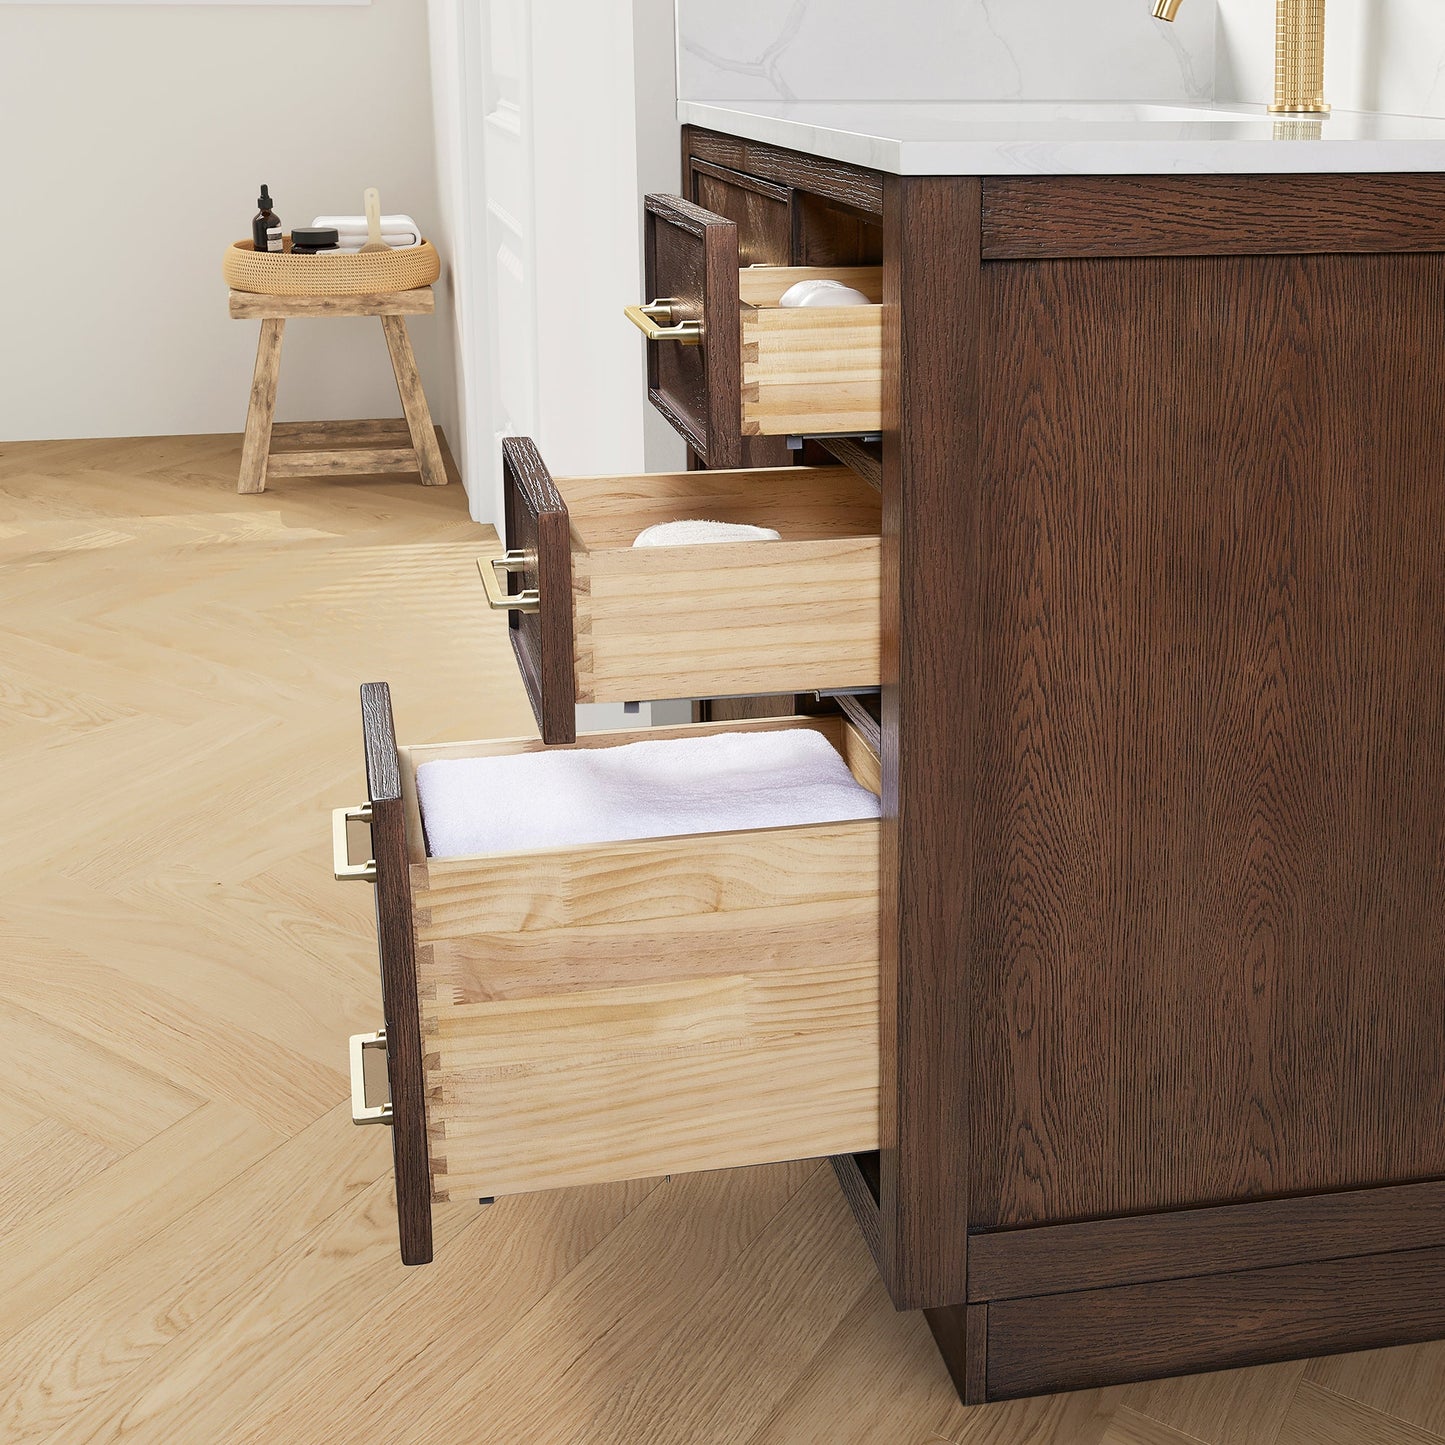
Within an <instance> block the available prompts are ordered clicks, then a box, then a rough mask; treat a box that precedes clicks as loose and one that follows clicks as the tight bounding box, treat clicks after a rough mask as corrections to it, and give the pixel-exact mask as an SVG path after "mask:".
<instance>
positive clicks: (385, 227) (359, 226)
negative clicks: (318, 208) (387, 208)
mask: <svg viewBox="0 0 1445 1445" xmlns="http://www.w3.org/2000/svg"><path fill="white" fill-rule="evenodd" d="M311 224H312V225H313V226H331V227H332V228H333V229H334V230H335V231H336V234H337V238H338V239H339V240H341V241H345V240H346V239H347V238H348V237H349V236H360V237H361V238H362V239H363V240H365V239H366V217H365V216H317V217H316V219H315V220H314V221H312V222H311ZM388 235H393V236H409V237H410V238H411V244H415V243H416V242H417V241H420V240H421V227H420V226H418V225H417V223H416V222H415V221H414V220H413V219H412V218H411V217H410V216H407V215H396V216H383V217H382V218H381V239H382V240H383V241H387V244H388V245H390V244H391V242H390V241H388V240H387V237H388Z"/></svg>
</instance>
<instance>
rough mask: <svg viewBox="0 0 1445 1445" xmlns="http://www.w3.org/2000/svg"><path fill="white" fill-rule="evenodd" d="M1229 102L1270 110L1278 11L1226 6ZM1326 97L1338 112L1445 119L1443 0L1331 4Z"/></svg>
mask: <svg viewBox="0 0 1445 1445" xmlns="http://www.w3.org/2000/svg"><path fill="white" fill-rule="evenodd" d="M1217 90H1218V94H1219V97H1220V99H1222V100H1246V101H1254V102H1256V103H1261V104H1267V103H1268V102H1269V100H1270V99H1271V98H1272V96H1273V94H1274V6H1273V5H1272V4H1269V3H1266V0H1219V74H1218V80H1217ZM1325 99H1327V100H1328V101H1329V102H1330V104H1331V105H1333V106H1334V107H1335V108H1336V109H1337V110H1383V111H1390V112H1393V113H1395V114H1397V115H1436V116H1445V4H1441V0H1329V5H1328V7H1327V24H1326V34H1325Z"/></svg>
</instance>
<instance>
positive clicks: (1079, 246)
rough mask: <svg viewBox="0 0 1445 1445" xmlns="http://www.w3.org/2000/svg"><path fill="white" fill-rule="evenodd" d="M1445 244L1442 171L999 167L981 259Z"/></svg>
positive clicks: (986, 211)
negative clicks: (1011, 171) (1013, 172)
mask: <svg viewBox="0 0 1445 1445" xmlns="http://www.w3.org/2000/svg"><path fill="white" fill-rule="evenodd" d="M1442 250H1445V176H1441V175H1436V174H1433V173H1432V174H1429V175H1352V176H1339V175H1308V176H1306V175H1271V176H1223V175H1222V176H998V177H990V178H989V179H987V180H985V181H984V183H983V254H984V257H985V259H986V260H1026V259H1037V258H1043V257H1064V256H1107V257H1122V256H1230V255H1236V256H1238V255H1250V256H1258V255H1280V254H1298V253H1308V252H1315V253H1321V254H1329V253H1338V252H1350V251H1355V252H1361V251H1362V252H1371V253H1377V254H1379V253H1389V252H1402V251H1442Z"/></svg>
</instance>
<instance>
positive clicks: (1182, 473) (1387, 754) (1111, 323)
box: [885, 256, 1445, 1228]
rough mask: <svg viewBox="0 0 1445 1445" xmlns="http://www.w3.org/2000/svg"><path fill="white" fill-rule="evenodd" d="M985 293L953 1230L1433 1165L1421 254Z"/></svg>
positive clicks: (1442, 858)
mask: <svg viewBox="0 0 1445 1445" xmlns="http://www.w3.org/2000/svg"><path fill="white" fill-rule="evenodd" d="M985 277H986V279H985V286H984V295H985V308H984V324H983V327H982V330H983V332H984V334H986V335H988V336H989V337H991V338H993V340H992V345H991V359H990V364H989V365H988V366H987V367H985V368H984V370H983V378H984V380H983V415H984V416H985V417H986V419H987V420H986V428H985V433H984V443H983V449H982V453H981V456H980V460H979V469H978V475H979V478H980V481H981V484H982V487H983V495H982V498H981V523H982V531H983V545H982V546H981V548H980V550H979V553H978V555H979V557H980V558H981V559H982V562H981V564H982V567H983V582H982V596H981V600H980V606H981V607H982V609H983V613H984V616H985V617H986V619H987V629H988V635H989V638H990V643H989V646H988V649H987V651H986V653H985V655H984V662H983V668H982V674H981V677H980V688H979V694H978V698H977V708H978V717H979V721H978V724H977V727H978V733H979V736H980V739H981V743H980V751H979V753H978V755H977V758H976V760H975V767H974V769H973V775H974V777H975V778H976V780H977V781H976V783H975V791H974V797H973V804H974V807H973V812H972V818H973V825H972V831H973V836H974V839H975V845H974V846H975V853H974V860H975V861H974V865H973V867H972V870H971V873H972V877H973V879H974V885H975V890H976V892H975V897H974V900H973V904H972V910H971V914H970V920H969V932H968V936H969V937H970V939H971V944H970V947H971V957H972V969H973V972H974V977H975V981H976V999H977V1007H976V1010H975V1012H974V1014H973V1018H974V1024H973V1028H972V1034H971V1036H972V1048H973V1065H972V1069H973V1072H972V1079H973V1087H974V1089H975V1091H976V1094H977V1097H978V1098H979V1100H980V1101H981V1103H980V1107H979V1108H978V1109H977V1110H976V1111H975V1114H974V1117H973V1121H972V1125H971V1147H972V1151H973V1154H974V1168H973V1170H972V1173H971V1179H970V1189H971V1195H972V1198H971V1205H970V1207H971V1214H970V1219H971V1223H972V1224H973V1225H974V1227H976V1228H977V1227H996V1226H1004V1225H1019V1224H1030V1223H1039V1222H1044V1221H1069V1220H1080V1219H1089V1218H1094V1217H1098V1216H1103V1215H1111V1214H1133V1213H1143V1212H1147V1211H1150V1210H1156V1209H1170V1208H1177V1207H1181V1206H1202V1205H1209V1204H1222V1203H1227V1202H1230V1201H1241V1200H1249V1199H1258V1198H1260V1197H1261V1196H1269V1195H1280V1194H1294V1193H1305V1192H1310V1191H1315V1190H1338V1189H1351V1188H1361V1187H1367V1186H1371V1185H1376V1184H1379V1183H1385V1182H1390V1181H1396V1180H1407V1179H1418V1178H1422V1177H1423V1178H1433V1177H1438V1176H1440V1175H1441V1174H1445V1133H1442V1131H1441V1129H1440V1126H1439V1121H1440V1118H1441V1117H1442V1111H1445V1034H1442V1031H1441V1028H1440V1020H1441V1018H1442V1017H1445V970H1442V969H1441V967H1440V959H1441V957H1442V956H1445V915H1442V913H1441V910H1440V907H1439V899H1440V897H1441V896H1442V886H1445V810H1442V808H1441V806H1440V801H1439V795H1438V791H1437V790H1436V789H1435V788H1434V786H1433V784H1432V782H1431V781H1430V780H1431V779H1433V778H1434V777H1435V776H1436V775H1437V774H1438V773H1439V772H1440V771H1441V769H1442V767H1445V689H1442V688H1441V687H1440V685H1439V659H1440V657H1441V656H1442V655H1445V587H1442V573H1441V569H1440V552H1441V539H1442V537H1445V453H1442V451H1441V449H1440V446H1439V439H1440V437H1441V436H1442V435H1445V391H1442V389H1441V388H1440V387H1439V385H1438V378H1437V375H1436V369H1437V367H1436V363H1437V360H1438V358H1439V357H1440V356H1441V355H1442V354H1445V262H1442V260H1441V258H1437V257H1434V256H1393V257H1386V256H1382V257H1368V256H1353V257H1343V256H1319V257H1262V258H1235V259H1228V258H1222V259H1200V260H1130V261H1109V262H1104V261H1089V260H1081V261H1070V262H1067V263H1059V262H1020V263H1010V264H1009V265H1005V266H990V267H987V268H986V272H985ZM957 414H959V415H967V408H966V407H959V408H957ZM956 471H957V469H956V468H955V472H956ZM885 481H886V478H885ZM935 565H936V566H937V568H938V569H939V570H940V571H942V570H944V569H946V568H948V567H949V566H950V565H956V564H955V563H954V559H952V558H947V559H945V558H939V559H938V560H937V562H936V564H935ZM917 615H918V613H917V611H915V612H914V613H913V614H912V618H913V619H916V617H917ZM959 646H960V647H961V644H959ZM960 711H962V712H965V713H966V712H967V711H968V710H967V709H961V710H960ZM885 749H886V738H885ZM885 761H886V760H885ZM954 765H955V766H960V765H961V766H962V768H963V770H964V772H965V774H967V773H968V771H969V769H968V760H967V756H966V755H965V756H964V758H963V759H962V760H961V764H960V763H958V762H956V763H955V764H954ZM940 766H942V765H940ZM964 786H965V784H963V783H960V789H962V788H963V787H964ZM905 846H906V836H905ZM959 871H960V872H967V871H969V870H967V869H960V870H959ZM944 931H945V933H946V934H949V935H952V936H962V934H961V932H956V930H955V929H954V928H946V929H945V930H944ZM953 1047H955V1048H958V1051H959V1052H960V1053H961V1052H962V1050H961V1048H959V1046H957V1045H954V1046H953ZM958 1137H970V1136H963V1135H960V1136H956V1139H957V1138H958ZM953 1147H954V1148H955V1149H956V1148H957V1147H958V1145H957V1142H955V1143H954V1146H953Z"/></svg>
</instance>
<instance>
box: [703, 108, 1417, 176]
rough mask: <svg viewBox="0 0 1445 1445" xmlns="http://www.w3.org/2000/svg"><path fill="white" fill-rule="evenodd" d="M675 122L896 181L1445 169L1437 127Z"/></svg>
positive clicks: (1175, 115) (728, 111) (1124, 115)
mask: <svg viewBox="0 0 1445 1445" xmlns="http://www.w3.org/2000/svg"><path fill="white" fill-rule="evenodd" d="M677 113H678V119H679V120H680V121H682V122H683V123H684V124H690V125H699V126H706V127H707V128H708V129H710V130H718V131H724V132H726V133H727V134H729V135H736V136H742V137H744V138H745V139H747V140H756V141H766V142H769V143H771V144H773V145H779V146H786V147H787V148H788V149H790V150H796V151H805V152H807V153H808V154H810V155H817V156H826V157H828V158H830V159H832V160H837V161H847V162H849V163H851V164H853V165H858V166H867V167H869V168H871V169H873V170H878V171H891V172H892V173H893V174H895V175H902V176H939V175H945V176H1022V175H1160V174H1165V173H1171V172H1172V173H1175V174H1195V175H1207V174H1216V173H1221V172H1232V173H1236V174H1259V173H1260V172H1282V171H1445V119H1432V118H1428V117H1422V116H1408V115H1378V114H1374V113H1367V112H1361V111H1336V112H1335V113H1334V114H1333V115H1331V116H1330V117H1328V118H1327V119H1325V120H1321V121H1298V120H1288V119H1286V118H1282V117H1276V116H1271V115H1270V114H1269V113H1268V111H1267V110H1266V109H1265V108H1264V107H1263V106H1249V105H1227V104H1224V103H1219V104H1213V105H1207V104H1196V105H1191V104H1187V103H1179V104H1173V103H1164V102H1128V101H886V100H878V101H768V100H759V101H695V100H684V101H679V102H678V107H677Z"/></svg>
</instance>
